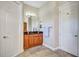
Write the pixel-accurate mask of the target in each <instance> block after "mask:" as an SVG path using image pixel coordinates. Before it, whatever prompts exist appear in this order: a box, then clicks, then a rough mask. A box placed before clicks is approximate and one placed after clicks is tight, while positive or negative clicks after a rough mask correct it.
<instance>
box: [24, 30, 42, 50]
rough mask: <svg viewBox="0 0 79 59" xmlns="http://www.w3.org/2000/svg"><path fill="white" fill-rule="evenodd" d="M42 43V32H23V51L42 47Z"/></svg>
mask: <svg viewBox="0 0 79 59" xmlns="http://www.w3.org/2000/svg"><path fill="white" fill-rule="evenodd" d="M42 43H43V32H42V31H33V32H32V31H31V32H24V49H27V48H31V47H34V46H39V45H42Z"/></svg>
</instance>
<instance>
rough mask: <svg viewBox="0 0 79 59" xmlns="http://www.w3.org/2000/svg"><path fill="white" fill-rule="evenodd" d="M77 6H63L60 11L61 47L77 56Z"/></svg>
mask: <svg viewBox="0 0 79 59" xmlns="http://www.w3.org/2000/svg"><path fill="white" fill-rule="evenodd" d="M77 33H78V9H77V5H71V6H69V5H68V6H66V5H65V6H62V7H61V9H60V46H61V49H62V50H64V51H66V52H68V53H71V54H73V55H76V56H77V54H78V53H77V52H78V51H77V50H78V49H77V39H78V38H77V37H78V34H77Z"/></svg>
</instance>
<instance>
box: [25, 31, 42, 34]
mask: <svg viewBox="0 0 79 59" xmlns="http://www.w3.org/2000/svg"><path fill="white" fill-rule="evenodd" d="M40 33H43V32H42V31H30V32H24V34H40Z"/></svg>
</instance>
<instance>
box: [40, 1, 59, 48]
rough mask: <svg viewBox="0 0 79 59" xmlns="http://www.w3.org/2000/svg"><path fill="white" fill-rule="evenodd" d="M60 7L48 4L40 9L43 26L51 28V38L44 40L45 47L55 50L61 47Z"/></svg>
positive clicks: (55, 3)
mask: <svg viewBox="0 0 79 59" xmlns="http://www.w3.org/2000/svg"><path fill="white" fill-rule="evenodd" d="M58 7H59V5H58V2H55V1H54V2H48V3H47V4H45V5H43V6H42V7H41V8H40V9H39V18H40V21H41V22H42V24H43V26H49V27H50V26H51V29H50V31H49V32H50V33H49V34H50V36H49V37H48V38H44V45H46V46H48V47H50V48H52V49H54V48H58V47H59V8H58Z"/></svg>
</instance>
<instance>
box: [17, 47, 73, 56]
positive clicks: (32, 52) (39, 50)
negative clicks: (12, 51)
mask: <svg viewBox="0 0 79 59" xmlns="http://www.w3.org/2000/svg"><path fill="white" fill-rule="evenodd" d="M16 57H74V56H73V55H71V54H69V53H67V52H64V51H62V50H56V51H52V50H50V49H49V48H47V47H44V46H37V47H33V48H30V49H26V50H25V51H24V52H23V53H21V54H19V55H18V56H16Z"/></svg>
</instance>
